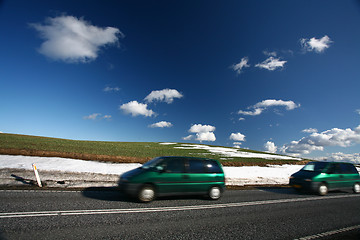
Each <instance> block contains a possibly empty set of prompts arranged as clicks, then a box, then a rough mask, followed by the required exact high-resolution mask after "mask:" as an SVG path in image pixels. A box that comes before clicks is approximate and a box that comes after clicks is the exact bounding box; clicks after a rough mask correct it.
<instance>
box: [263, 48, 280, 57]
mask: <svg viewBox="0 0 360 240" xmlns="http://www.w3.org/2000/svg"><path fill="white" fill-rule="evenodd" d="M263 53H264V55H266V56H269V57H271V56H273V57H276V56H277V53H276V52H275V51H274V52H269V51H266V50H265V51H263Z"/></svg>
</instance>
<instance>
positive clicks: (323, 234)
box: [295, 225, 360, 240]
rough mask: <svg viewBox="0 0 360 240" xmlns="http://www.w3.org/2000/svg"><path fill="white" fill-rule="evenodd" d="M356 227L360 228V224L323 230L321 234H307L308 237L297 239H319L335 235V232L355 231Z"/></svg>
mask: <svg viewBox="0 0 360 240" xmlns="http://www.w3.org/2000/svg"><path fill="white" fill-rule="evenodd" d="M356 229H360V225H355V226H351V227H346V228H341V229H338V230H333V231H328V232H323V233H319V234H315V235H311V236H307V237H302V238H298V239H295V240H312V239H317V238H322V237H329V236H332V235H335V234H339V233H343V232H348V231H353V230H356Z"/></svg>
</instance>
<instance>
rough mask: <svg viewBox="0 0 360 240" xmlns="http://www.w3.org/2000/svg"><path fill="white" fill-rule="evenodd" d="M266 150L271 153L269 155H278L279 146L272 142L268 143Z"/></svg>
mask: <svg viewBox="0 0 360 240" xmlns="http://www.w3.org/2000/svg"><path fill="white" fill-rule="evenodd" d="M264 148H265V151H266V152H269V153H276V151H277V146H276V145H275V143H273V142H271V141H267V142H266V143H265V144H264Z"/></svg>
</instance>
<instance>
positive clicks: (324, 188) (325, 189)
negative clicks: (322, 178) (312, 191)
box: [319, 185, 328, 195]
mask: <svg viewBox="0 0 360 240" xmlns="http://www.w3.org/2000/svg"><path fill="white" fill-rule="evenodd" d="M327 191H328V189H327V186H326V185H321V186H320V187H319V193H320V195H325V194H326V193H327Z"/></svg>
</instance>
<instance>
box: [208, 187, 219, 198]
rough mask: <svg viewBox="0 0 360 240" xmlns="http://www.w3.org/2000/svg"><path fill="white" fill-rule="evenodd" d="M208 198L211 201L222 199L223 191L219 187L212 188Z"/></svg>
mask: <svg viewBox="0 0 360 240" xmlns="http://www.w3.org/2000/svg"><path fill="white" fill-rule="evenodd" d="M208 197H209V198H210V199H211V200H218V199H219V198H221V189H220V188H219V187H217V186H214V187H211V188H210V189H209V193H208Z"/></svg>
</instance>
